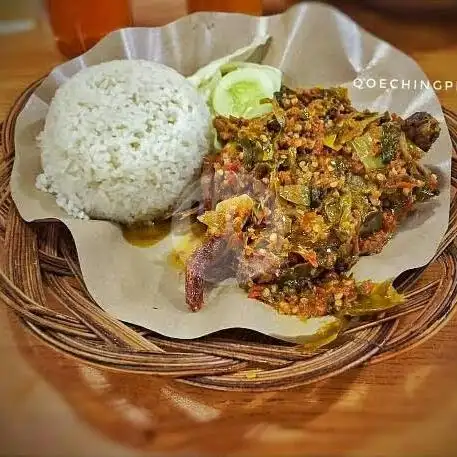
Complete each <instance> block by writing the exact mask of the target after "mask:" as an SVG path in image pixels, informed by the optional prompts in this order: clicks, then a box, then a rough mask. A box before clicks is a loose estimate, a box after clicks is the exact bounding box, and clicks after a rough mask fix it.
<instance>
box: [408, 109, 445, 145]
mask: <svg viewBox="0 0 457 457" xmlns="http://www.w3.org/2000/svg"><path fill="white" fill-rule="evenodd" d="M403 130H404V131H405V133H406V136H407V137H408V138H409V139H410V140H411V141H412V142H413V143H414V144H416V145H417V146H419V147H420V148H421V149H422V150H423V151H428V150H429V149H430V148H431V146H432V144H433V143H434V142H435V140H436V139H437V138H438V136H439V134H440V130H441V128H440V125H439V123H438V121H437V120H436V119H435V118H434V117H432V116H431V115H430V114H428V113H425V112H423V111H419V112H417V113H414V114H412V115H411V116H409V117H408V118H407V119H405V122H404V124H403Z"/></svg>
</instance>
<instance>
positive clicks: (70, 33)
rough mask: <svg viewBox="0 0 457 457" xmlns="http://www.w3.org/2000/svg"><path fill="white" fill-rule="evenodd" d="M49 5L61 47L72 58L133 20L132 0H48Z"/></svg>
mask: <svg viewBox="0 0 457 457" xmlns="http://www.w3.org/2000/svg"><path fill="white" fill-rule="evenodd" d="M47 9H48V14H49V21H50V24H51V27H52V30H53V32H54V36H55V39H56V42H57V47H58V48H59V50H60V52H61V53H62V54H63V55H65V56H66V57H69V58H72V57H75V56H77V55H80V54H82V53H84V52H85V51H87V50H88V49H90V48H91V47H92V46H94V44H95V43H97V42H98V41H99V40H100V39H101V38H103V37H104V36H105V35H106V34H108V33H109V32H111V31H113V30H116V29H120V28H122V27H129V26H130V25H131V24H132V15H131V11H130V2H129V0H47Z"/></svg>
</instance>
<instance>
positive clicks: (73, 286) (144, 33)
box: [0, 5, 457, 390]
mask: <svg viewBox="0 0 457 457" xmlns="http://www.w3.org/2000/svg"><path fill="white" fill-rule="evenodd" d="M304 22H306V24H307V25H309V24H315V25H314V26H313V27H324V26H325V27H327V28H329V30H331V32H330V35H329V42H330V43H334V44H335V45H334V46H333V44H331V45H330V46H325V45H322V48H319V49H317V50H315V52H316V54H315V55H314V57H316V56H318V55H319V56H320V57H319V59H317V57H316V58H315V59H314V60H313V59H311V58H310V59H309V60H310V61H313V62H314V61H315V62H316V65H315V66H310V67H308V66H306V65H303V68H302V69H301V70H300V72H297V71H294V68H295V67H294V65H296V62H297V61H300V59H302V60H303V62H306V61H307V56H306V54H304V53H301V52H300V47H298V51H297V52H298V53H297V52H290V53H289V54H288V52H287V45H289V48H291V46H290V43H293V41H294V40H297V39H298V38H297V37H299V38H300V40H305V39H306V38H307V37H308V38H309V37H310V36H312V30H308V29H307V30H306V31H305V32H303V30H304V28H303V23H304ZM234 27H235V28H239V29H240V30H246V31H247V32H246V35H245V36H244V39H243V37H239V38H237V39H238V42H237V43H228V41H227V40H224V39H223V33H222V32H223V31H224V30H225V31H227V30H231V29H233V28H234ZM277 30H279V32H278V31H277ZM267 31H268V32H269V33H271V34H272V35H273V43H274V42H275V40H276V43H278V42H279V43H281V45H277V46H278V47H277V48H276V50H275V48H274V47H273V48H272V49H273V50H272V51H270V52H273V54H272V55H271V54H270V57H268V55H267V60H268V58H270V59H271V60H272V62H271V63H273V64H276V65H278V66H280V67H281V68H283V69H284V72H285V75H286V78H289V81H287V80H286V82H288V83H289V84H291V85H292V86H297V85H303V84H305V83H308V84H317V83H321V84H325V85H331V84H344V83H346V84H350V83H351V81H352V80H353V79H354V78H355V77H360V76H361V75H363V76H364V77H375V76H377V77H386V76H392V75H394V73H392V70H391V69H390V64H389V62H390V61H391V60H392V59H393V60H394V61H395V62H396V63H397V64H401V65H406V66H407V67H408V68H409V70H405V71H406V73H405V74H407V75H409V76H411V77H415V78H424V75H423V73H422V72H421V71H420V70H419V69H418V67H417V65H416V64H415V63H414V62H412V61H411V60H410V59H409V58H408V57H406V56H404V55H403V54H401V53H400V52H399V51H397V50H395V49H393V48H391V47H390V46H388V45H387V44H386V43H383V42H381V41H379V40H377V39H375V38H374V37H372V36H371V35H369V34H367V33H366V32H364V31H363V30H361V29H359V28H358V27H357V26H356V25H355V24H354V23H352V22H351V21H350V20H349V19H348V18H347V17H345V16H344V15H342V14H341V13H338V12H336V11H335V10H333V9H331V8H329V7H326V6H322V5H298V6H296V7H294V8H292V9H291V10H289V11H288V12H287V13H285V14H283V15H278V16H275V17H272V18H253V17H248V16H243V15H227V14H198V15H192V16H190V17H187V18H183V19H181V20H179V21H177V22H176V23H173V24H170V25H168V26H166V27H164V28H161V29H140V30H137V31H135V30H134V29H128V30H126V31H119V32H115V33H114V34H111V35H110V36H108V37H107V38H105V39H104V40H102V42H100V43H99V45H97V46H96V47H95V48H94V49H93V50H92V51H89V52H88V53H87V54H85V55H84V56H83V57H82V59H79V60H78V59H76V60H75V61H71V62H69V63H67V64H65V65H64V66H61V67H59V68H58V69H56V70H54V72H53V74H52V75H51V77H50V78H47V79H46V80H45V82H44V86H43V85H41V86H40V84H41V81H39V82H37V83H36V84H34V85H32V86H31V87H30V88H29V89H28V90H27V91H26V92H25V93H24V94H23V95H22V96H21V97H20V99H19V100H18V101H17V103H16V104H15V106H14V107H13V109H12V111H11V113H10V115H9V117H8V119H7V120H6V121H5V123H4V128H3V142H4V157H3V162H2V167H1V173H2V175H1V186H0V189H1V190H2V195H1V197H0V201H1V203H2V212H1V217H2V219H1V220H0V222H1V226H2V228H3V229H4V236H5V246H6V252H7V257H8V262H7V266H6V269H5V272H2V274H1V280H2V292H3V295H4V301H5V302H6V303H7V304H9V305H10V306H12V307H13V308H14V309H15V310H16V311H17V312H19V313H20V314H21V316H22V317H23V318H24V321H25V323H26V325H27V326H28V327H29V328H30V329H31V330H32V331H33V332H35V333H36V334H38V335H39V336H40V337H41V338H42V339H44V340H45V341H47V342H48V343H49V344H51V345H52V346H54V347H55V348H57V349H60V350H63V351H65V352H67V353H70V354H72V355H75V356H78V357H81V358H83V359H85V360H88V361H91V362H95V363H99V364H102V365H105V366H108V367H112V368H117V369H122V370H128V371H139V372H147V373H153V374H159V375H166V376H173V377H177V378H178V379H180V380H182V381H184V382H188V383H192V384H196V385H200V386H206V387H212V388H220V389H248V390H251V389H252V390H255V389H262V390H266V389H277V388H287V387H292V386H295V385H298V384H304V383H308V382H312V381H315V380H317V379H322V378H323V377H328V376H332V375H335V374H337V373H339V372H341V371H344V370H346V369H348V368H349V367H351V366H354V365H357V364H361V363H363V362H364V361H366V360H368V359H370V358H371V359H372V360H380V359H381V358H385V357H389V356H391V355H392V354H394V353H396V352H398V351H401V350H405V349H407V348H410V347H412V346H414V345H415V344H417V343H419V342H421V341H423V340H425V339H426V338H428V337H429V336H430V335H432V334H433V333H434V332H435V331H437V330H438V329H439V328H440V326H441V325H443V324H444V322H445V321H446V320H447V319H448V318H449V317H450V315H451V314H452V312H453V311H454V307H453V300H454V296H455V287H456V281H455V275H454V267H455V263H454V257H455V252H454V251H455V248H454V245H453V239H454V236H455V232H456V230H457V228H456V224H455V220H456V218H455V207H456V205H454V204H452V205H451V217H450V219H449V228H448V231H447V233H446V235H445V236H444V238H443V239H442V241H441V244H440V245H439V246H438V247H437V246H436V245H435V246H433V251H431V248H430V243H429V242H430V240H432V241H433V240H434V241H435V242H436V244H437V243H438V241H439V240H440V239H441V235H442V233H440V228H439V227H438V226H439V223H440V222H441V223H442V222H443V219H442V218H441V219H438V221H435V222H437V223H436V224H434V225H432V226H430V225H428V229H429V237H428V238H429V239H428V240H427V241H428V244H427V243H425V244H424V245H423V249H422V250H420V251H421V252H420V253H419V257H420V256H421V255H422V257H420V259H419V260H417V258H416V261H415V262H414V261H413V263H411V264H408V263H407V264H406V265H407V267H408V268H411V267H419V268H416V269H415V270H412V271H408V272H406V273H403V274H402V275H401V276H400V277H399V278H398V279H397V282H396V285H397V287H398V288H399V289H400V290H401V291H403V292H404V293H405V294H406V298H407V300H406V303H405V304H404V305H402V306H401V308H396V309H395V310H392V311H390V312H387V313H385V314H383V315H378V316H376V318H373V319H370V320H365V321H353V322H352V325H351V326H350V327H349V328H347V329H346V330H345V332H344V333H343V334H342V335H340V338H339V339H338V340H337V341H336V342H334V343H333V344H332V345H331V346H329V347H326V348H325V349H321V350H319V351H318V352H315V353H313V354H309V353H306V352H304V351H303V350H302V349H301V348H300V346H299V345H293V344H287V343H282V342H279V341H277V340H274V339H271V338H269V337H268V336H264V335H261V334H260V333H257V332H253V331H249V330H241V329H237V330H224V331H222V332H219V333H214V334H212V335H210V336H205V337H203V338H199V339H193V340H178V339H176V338H170V336H178V337H180V335H170V334H169V332H165V331H163V329H160V328H156V327H155V326H154V322H153V319H152V320H149V321H148V324H147V325H142V321H141V319H139V318H137V317H135V318H133V319H132V318H131V317H125V316H126V313H130V316H131V312H132V308H133V305H132V303H131V302H129V300H128V296H126V297H122V299H121V300H118V303H117V304H116V306H117V307H116V309H115V310H114V309H112V308H111V309H110V308H109V306H106V302H104V301H103V300H102V302H103V303H101V301H100V300H97V302H98V304H100V305H102V307H99V306H98V304H97V303H96V301H95V300H94V299H93V298H92V296H91V293H90V292H93V290H92V289H91V287H88V288H86V285H85V278H84V277H83V276H84V269H83V270H81V265H80V261H81V253H80V256H79V260H78V255H77V252H76V249H75V245H74V242H73V239H72V236H71V234H70V233H69V231H68V230H67V228H66V227H65V225H64V224H62V223H59V222H50V221H46V222H40V223H34V224H26V223H25V222H24V221H23V219H22V218H21V217H20V215H19V212H18V210H17V208H16V206H15V204H14V203H13V202H12V200H11V197H10V195H9V191H8V183H9V179H10V176H11V167H12V164H13V158H14V154H15V144H14V135H15V134H16V138H17V137H18V135H20V134H21V132H20V131H19V133H18V130H17V129H16V131H15V127H16V119H17V116H18V114H19V113H20V111H21V109H23V108H24V106H26V108H25V111H23V113H24V112H27V110H28V111H29V113H28V114H29V117H28V119H29V120H30V119H31V120H32V121H33V122H32V124H33V125H34V127H35V130H37V127H39V125H40V122H42V119H43V112H42V111H40V107H41V108H42V104H43V99H42V98H40V97H37V94H40V93H41V94H42V93H43V87H47V88H48V89H49V85H50V84H52V83H53V81H54V82H55V81H56V76H57V80H58V77H59V76H60V78H61V79H65V77H68V76H69V75H70V74H72V72H74V71H75V68H78V66H81V65H84V64H94V63H97V62H99V61H100V59H101V57H100V56H104V58H105V59H106V58H108V60H110V59H114V58H119V57H126V56H127V57H133V58H135V57H136V58H138V57H145V53H146V54H147V55H148V56H150V58H154V59H156V60H160V61H165V63H168V64H170V65H173V62H175V66H176V59H178V60H179V62H180V65H182V66H181V67H180V68H178V69H179V70H181V71H182V72H183V73H184V74H190V73H192V72H193V71H195V70H196V69H197V68H198V67H199V66H201V65H204V64H205V63H208V62H209V61H211V60H212V59H214V58H217V57H221V56H222V55H225V54H227V53H229V52H232V51H233V50H234V49H236V48H237V47H240V46H242V45H246V44H247V42H248V41H250V40H252V39H253V38H255V37H256V36H258V35H259V34H262V33H263V34H264V33H265V32H267ZM192 33H194V34H195V36H196V37H197V39H196V40H195V41H196V47H197V48H199V49H200V51H199V52H198V53H196V52H188V53H184V52H183V50H182V48H180V47H179V46H174V44H175V43H183V42H184V39H185V36H188V35H189V34H192ZM300 34H301V35H300ZM303 34H304V35H303ZM132 36H137V37H138V36H140V37H141V38H142V40H140V41H138V38H137V39H135V40H134V42H132V41H129V39H131V38H132ZM340 37H343V40H342V41H341V40H340V41H338V38H340ZM281 40H282V41H281ZM332 40H333V41H332ZM135 43H136V44H135ZM172 44H173V45H172ZM203 44H205V46H203ZM210 44H211V45H212V46H210ZM199 45H200V46H199ZM295 47H297V46H296V45H295ZM214 49H216V50H217V51H214ZM102 50H103V52H102ZM121 50H122V51H121ZM275 53H276V54H275ZM341 55H343V56H345V57H344V58H342V57H341ZM167 59H171V60H167ZM173 59H175V60H173ZM321 62H322V64H321ZM318 63H319V65H318ZM378 64H380V68H378V70H379V69H381V70H383V71H384V72H386V71H387V69H390V70H389V71H390V72H388V74H386V73H383V72H382V71H381V73H379V72H376V71H375V72H371V73H370V69H373V68H376V66H377V65H378ZM333 66H336V68H338V69H339V70H341V72H335V71H333V69H334V68H335V67H333ZM307 68H309V71H307ZM69 69H72V70H71V72H70V73H69V74H65V72H66V71H67V70H69ZM301 74H304V75H306V77H305V78H304V79H305V81H304V80H301V79H300V75H301ZM329 74H331V75H332V77H331V80H329V77H328V75H329ZM294 75H298V76H294ZM37 88H38V89H37ZM51 89H52V88H51ZM54 90H55V87H54ZM40 91H41V92H40ZM48 93H49V92H48ZM50 93H52V90H51V91H50ZM352 95H354V94H352ZM30 97H31V98H30ZM37 98H38V100H37ZM30 100H31V101H30ZM373 100H376V101H375V102H373ZM392 100H394V102H393V101H392ZM47 101H48V102H49V99H48V100H47ZM356 101H358V102H359V103H360V104H362V103H365V104H366V105H368V107H370V108H373V107H383V106H386V105H387V107H389V108H390V107H391V106H392V105H393V106H394V107H396V109H394V111H397V112H399V113H400V114H404V112H409V111H411V110H412V109H415V110H418V109H421V108H422V109H426V110H431V111H434V112H433V114H434V115H435V116H437V117H438V118H439V119H440V120H443V119H444V118H443V114H442V112H441V110H440V108H439V105H437V102H436V98H435V96H434V94H433V91H432V90H431V89H430V90H428V91H424V92H420V91H419V92H418V93H413V94H405V93H399V94H398V95H397V94H395V97H394V94H393V93H392V91H390V92H387V93H386V92H385V91H382V90H381V91H378V92H375V93H368V92H366V93H359V99H358V100H356ZM40 102H41V105H40ZM37 103H38V104H37ZM31 106H32V107H36V109H35V110H33V109H32V110H30V107H31ZM430 108H431V109H430ZM402 111H403V112H402ZM408 114H410V113H408ZM30 115H31V116H32V117H31V118H30ZM33 115H35V116H36V117H35V118H33ZM20 116H23V114H22V115H20ZM446 116H447V117H446V119H447V121H448V124H449V126H450V131H451V134H452V133H453V129H454V128H455V127H454V126H455V117H453V115H452V114H451V113H447V114H446ZM38 131H39V130H38ZM36 133H37V132H36ZM29 146H30V145H29ZM447 147H448V150H449V154H448V153H447V152H446V151H447V149H446V148H447ZM18 152H20V153H21V154H23V151H22V150H21V151H16V154H17V153H18ZM440 154H442V155H440ZM446 157H449V161H450V143H449V137H448V133H447V131H446V129H443V134H442V139H441V144H440V146H439V148H438V156H437V157H435V159H437V160H436V162H435V165H438V168H439V165H441V168H439V169H440V171H442V172H443V173H444V176H445V175H446V170H447V165H446V164H447V163H448V162H447V159H446ZM449 163H450V162H449ZM16 173H17V169H16ZM18 189H19V190H20V191H21V192H25V193H27V192H28V191H27V189H25V190H24V188H22V189H21V188H20V186H19V187H18V185H16V192H17V191H18ZM442 190H444V192H443V195H444V200H442V201H441V206H440V207H439V208H437V209H436V208H435V210H434V211H432V216H430V217H433V215H435V216H436V215H437V214H438V215H439V214H441V215H442V214H443V205H444V207H445V208H444V209H445V214H446V221H447V211H448V207H447V200H446V198H448V195H449V192H448V190H449V189H448V188H447V183H446V180H444V188H442ZM16 195H17V194H16ZM29 197H30V195H29ZM32 197H33V196H32ZM21 206H22V207H20V210H21V214H23V215H24V214H25V213H26V211H25V210H24V206H23V205H21ZM31 208H32V209H31V211H32V213H33V211H35V214H36V215H35V216H32V217H30V213H29V214H25V218H26V219H28V220H35V219H50V218H57V216H55V215H53V214H50V215H49V216H48V217H42V216H43V215H40V214H39V213H37V211H38V212H39V209H40V208H38V207H37V206H35V207H33V206H32V207H31ZM64 222H65V223H66V225H67V226H70V229H71V228H72V227H71V224H68V223H67V222H68V221H64ZM432 222H433V221H432ZM422 223H424V224H425V225H427V221H425V222H424V221H422ZM430 223H431V219H429V220H428V224H430ZM434 227H435V228H437V227H438V228H437V230H434ZM412 229H414V230H416V232H418V231H420V228H419V229H417V227H416V228H415V227H414V226H413V227H412ZM404 233H406V232H404ZM403 236H404V235H403ZM421 239H424V236H423V235H422V237H419V238H417V239H416V243H417V242H418V240H421ZM431 244H433V243H431ZM436 249H437V251H436ZM417 251H418V250H414V252H413V254H417ZM435 251H436V254H435ZM384 260H385V262H386V259H384ZM427 261H431V262H432V264H431V266H430V267H428V268H425V267H424V263H426V262H427ZM387 263H389V262H388V260H387ZM404 269H405V265H404V263H402V264H398V263H397V264H396V265H395V270H394V276H396V275H397V274H398V273H400V272H401V271H403V270H404ZM378 270H379V269H378ZM381 270H382V268H381ZM372 271H375V269H373V267H372ZM86 274H87V270H86ZM86 282H87V281H86ZM92 285H93V284H92ZM105 287H106V284H105ZM108 288H109V286H108V287H107V289H108ZM88 289H89V290H88ZM49 291H51V292H52V293H53V294H54V295H55V297H56V298H57V300H58V302H59V303H60V305H62V306H63V307H64V309H65V310H66V311H65V312H63V311H62V309H61V308H60V309H54V308H53V307H52V306H51V304H50V303H51V302H50V301H49V299H48V294H47V292H49ZM153 298H155V299H157V297H153ZM158 306H160V303H158ZM102 308H104V309H105V310H104V309H102ZM119 309H121V310H123V311H121V312H119V311H118V310H119ZM106 310H107V311H108V312H106ZM126 322H130V323H126ZM151 322H152V323H151ZM181 325H185V322H183V323H182V324H181ZM237 326H238V325H237ZM146 327H147V328H146ZM230 327H231V326H230V325H223V326H219V327H218V328H214V329H210V331H203V332H201V333H200V335H204V334H206V333H210V332H211V331H212V330H220V329H221V328H224V329H225V328H227V329H228V328H230ZM248 327H249V328H251V329H255V330H259V331H262V329H261V328H255V327H253V326H248ZM158 332H159V333H160V334H166V335H168V337H165V336H160V334H159V333H158ZM264 333H270V335H271V334H273V332H264ZM200 335H198V333H197V334H195V335H194V336H200ZM185 337H187V338H190V337H192V335H190V336H189V335H187V336H185Z"/></svg>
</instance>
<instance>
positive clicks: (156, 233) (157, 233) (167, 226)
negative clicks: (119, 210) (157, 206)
mask: <svg viewBox="0 0 457 457" xmlns="http://www.w3.org/2000/svg"><path fill="white" fill-rule="evenodd" d="M170 231H171V219H168V220H165V221H157V222H151V223H148V224H145V223H136V224H132V225H126V226H124V227H122V234H123V235H124V238H125V240H126V241H128V242H129V243H130V244H132V245H133V246H138V247H142V248H146V247H151V246H154V245H155V244H157V243H158V242H159V241H161V240H163V239H164V238H165V237H166V236H167V235H168V234H169V233H170Z"/></svg>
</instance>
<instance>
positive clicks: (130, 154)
mask: <svg viewBox="0 0 457 457" xmlns="http://www.w3.org/2000/svg"><path fill="white" fill-rule="evenodd" d="M210 122H211V118H210V113H209V111H208V108H207V106H206V103H205V100H204V99H203V98H202V97H201V96H200V95H199V94H198V92H197V90H196V89H195V88H194V86H193V85H192V84H191V83H189V82H188V81H187V80H186V79H185V78H184V77H183V76H182V75H180V74H179V73H177V72H176V71H175V70H173V69H171V68H169V67H166V66H164V65H161V64H157V63H154V62H148V61H142V60H118V61H111V62H106V63H102V64H100V65H96V66H93V67H89V68H86V69H83V70H81V71H80V72H79V73H77V74H76V75H75V76H73V77H72V78H71V79H69V80H68V81H67V82H65V83H64V84H63V85H62V86H61V87H60V88H59V89H58V90H57V92H56V94H55V97H54V99H53V100H52V102H51V105H50V108H49V112H48V114H47V117H46V123H45V127H44V130H43V132H42V133H41V134H40V136H39V145H40V148H41V158H42V166H43V173H42V174H41V175H39V176H38V178H37V187H38V188H39V189H41V190H45V191H47V192H51V193H53V194H55V196H56V201H57V204H58V205H59V206H60V207H62V208H63V209H64V210H65V211H66V212H67V213H69V214H70V215H71V216H73V217H78V218H89V217H90V218H97V219H109V220H114V221H118V222H122V223H131V222H134V221H138V220H150V219H152V218H155V217H158V216H160V215H161V214H163V213H164V212H165V211H167V210H168V209H169V208H170V207H172V206H173V205H174V204H175V203H176V201H177V199H178V197H179V196H180V194H181V193H182V191H183V189H184V188H185V186H186V185H187V184H188V183H189V181H190V180H192V178H193V177H194V176H195V173H196V172H197V170H198V169H199V168H200V165H201V160H202V157H203V155H205V154H206V153H207V151H208V148H209V146H210V131H211V129H210Z"/></svg>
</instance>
